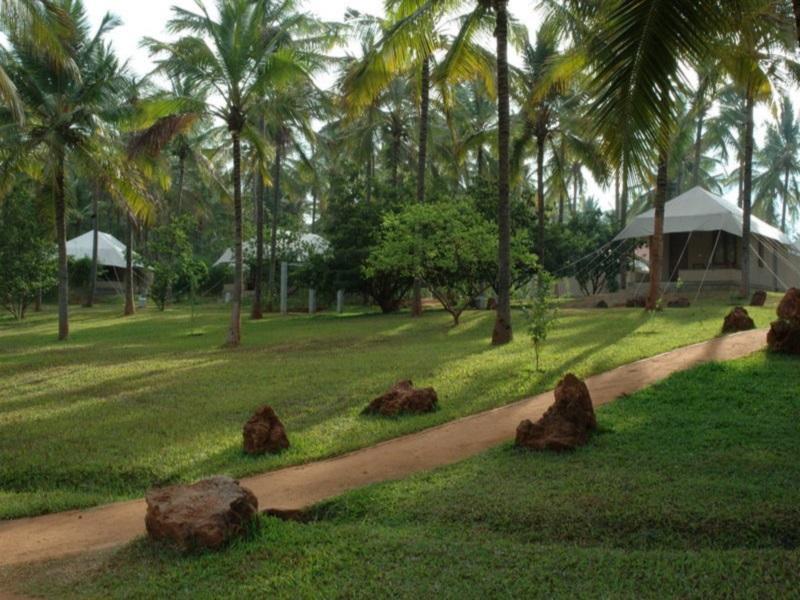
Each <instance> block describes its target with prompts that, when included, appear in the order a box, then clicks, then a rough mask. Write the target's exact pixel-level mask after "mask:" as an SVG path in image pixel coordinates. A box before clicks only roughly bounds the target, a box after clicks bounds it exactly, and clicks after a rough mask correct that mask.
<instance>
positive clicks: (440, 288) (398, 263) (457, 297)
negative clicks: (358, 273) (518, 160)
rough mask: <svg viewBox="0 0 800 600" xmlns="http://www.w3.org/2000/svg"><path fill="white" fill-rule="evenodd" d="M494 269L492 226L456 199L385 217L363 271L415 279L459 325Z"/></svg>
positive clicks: (472, 207) (484, 288) (493, 228)
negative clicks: (377, 240) (377, 241)
mask: <svg viewBox="0 0 800 600" xmlns="http://www.w3.org/2000/svg"><path fill="white" fill-rule="evenodd" d="M496 270H497V233H496V229H495V227H494V226H493V225H492V223H491V222H489V221H487V220H486V219H485V218H483V216H482V215H481V214H480V213H479V212H478V211H477V209H476V208H475V207H474V205H473V204H472V203H470V202H469V201H463V200H459V201H451V202H435V203H433V202H430V203H425V204H414V205H411V206H409V207H407V208H406V209H404V210H403V211H401V212H399V213H397V214H395V215H388V216H387V217H386V218H385V220H384V223H383V228H382V234H381V240H380V242H379V244H378V246H377V247H376V248H375V250H374V251H373V252H372V254H371V255H370V257H369V259H368V261H367V268H366V273H367V275H369V276H375V275H377V274H384V275H387V276H391V275H393V274H397V275H398V276H405V277H409V278H415V277H417V278H419V279H420V280H421V281H423V282H424V283H425V285H426V286H427V287H428V288H429V289H430V290H431V292H432V293H433V295H434V296H435V297H436V299H437V300H439V302H441V303H442V306H444V308H445V310H446V311H447V312H449V313H450V315H451V316H452V317H453V322H454V324H456V325H457V324H458V319H459V317H460V316H461V313H462V312H463V311H464V309H466V308H467V306H468V305H469V304H470V303H471V302H472V301H473V300H474V299H475V298H476V297H478V296H479V295H480V294H481V293H483V292H484V291H485V290H486V289H488V288H489V287H490V286H491V284H492V282H493V281H494V279H495V276H496V275H495V273H496Z"/></svg>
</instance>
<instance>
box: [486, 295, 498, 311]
mask: <svg viewBox="0 0 800 600" xmlns="http://www.w3.org/2000/svg"><path fill="white" fill-rule="evenodd" d="M486 310H497V298H489V299H488V300H487V301H486Z"/></svg>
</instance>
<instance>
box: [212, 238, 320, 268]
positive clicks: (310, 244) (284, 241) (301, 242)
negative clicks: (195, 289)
mask: <svg viewBox="0 0 800 600" xmlns="http://www.w3.org/2000/svg"><path fill="white" fill-rule="evenodd" d="M328 248H330V243H329V242H328V240H326V239H325V238H323V237H322V236H319V235H317V234H316V233H303V234H300V235H298V236H292V235H291V234H289V233H288V232H285V231H279V232H278V254H279V255H286V254H289V255H291V256H292V257H293V258H294V259H296V260H297V261H299V262H303V261H305V260H307V259H308V257H309V256H311V255H314V254H324V253H325V252H327V251H328ZM242 252H243V254H244V259H245V261H247V260H248V259H253V258H255V255H256V241H255V240H249V241H246V242H245V243H244V244H242ZM264 259H265V260H269V241H268V240H265V242H264ZM233 263H234V256H233V248H228V249H227V250H225V252H223V253H222V256H220V257H219V258H218V259H217V262H215V263H214V266H215V267H216V266H217V265H233Z"/></svg>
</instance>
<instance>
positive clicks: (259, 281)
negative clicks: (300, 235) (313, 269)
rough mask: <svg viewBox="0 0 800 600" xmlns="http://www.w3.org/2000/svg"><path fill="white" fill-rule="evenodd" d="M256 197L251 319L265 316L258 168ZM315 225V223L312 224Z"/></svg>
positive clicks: (261, 188) (261, 180) (261, 186)
mask: <svg viewBox="0 0 800 600" xmlns="http://www.w3.org/2000/svg"><path fill="white" fill-rule="evenodd" d="M260 126H261V127H260V129H261V132H262V134H263V133H264V118H263V117H262V118H261V122H260ZM254 178H255V182H254V183H255V189H254V190H253V191H254V193H255V197H256V264H255V268H254V269H253V306H252V308H251V309H250V318H251V319H255V320H258V319H261V318H263V317H264V313H263V310H262V306H261V305H262V302H261V300H262V299H261V291H262V290H263V288H264V178H263V177H262V176H261V172H260V171H259V170H258V169H256V172H255V173H254ZM312 227H313V225H312Z"/></svg>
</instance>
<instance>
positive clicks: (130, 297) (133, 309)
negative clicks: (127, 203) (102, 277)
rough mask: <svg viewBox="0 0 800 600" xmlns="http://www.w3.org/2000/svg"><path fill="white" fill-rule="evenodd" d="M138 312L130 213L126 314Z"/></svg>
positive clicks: (126, 241) (127, 230)
mask: <svg viewBox="0 0 800 600" xmlns="http://www.w3.org/2000/svg"><path fill="white" fill-rule="evenodd" d="M135 312H136V307H135V306H134V304H133V217H132V216H131V214H130V212H129V213H128V228H127V229H126V230H125V312H124V313H123V314H124V315H125V316H126V317H129V316H131V315H132V314H134V313H135Z"/></svg>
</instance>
